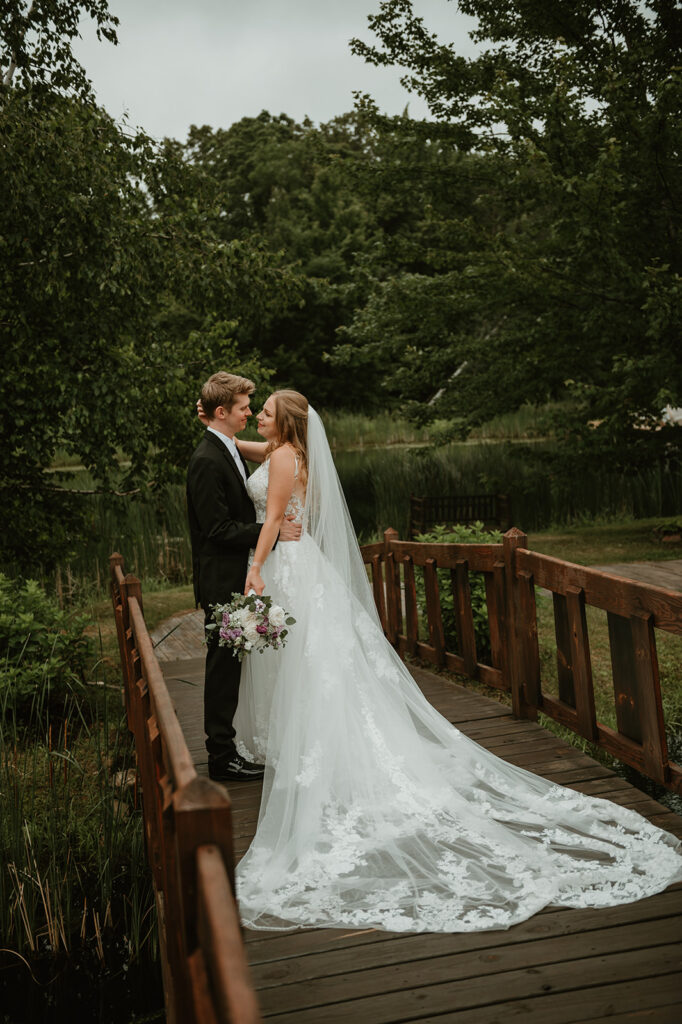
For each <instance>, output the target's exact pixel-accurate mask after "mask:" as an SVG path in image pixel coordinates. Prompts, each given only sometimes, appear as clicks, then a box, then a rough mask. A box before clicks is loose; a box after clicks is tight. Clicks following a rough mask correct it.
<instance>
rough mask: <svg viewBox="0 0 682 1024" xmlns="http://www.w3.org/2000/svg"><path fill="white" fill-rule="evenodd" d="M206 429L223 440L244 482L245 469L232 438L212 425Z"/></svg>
mask: <svg viewBox="0 0 682 1024" xmlns="http://www.w3.org/2000/svg"><path fill="white" fill-rule="evenodd" d="M206 429H207V430H210V431H211V433H212V434H215V436H216V437H219V438H220V440H221V441H222V442H223V444H224V445H225V447H226V448H227V450H228V452H229V453H230V455H231V456H232V458H233V459H234V461H235V465H236V466H237V469H238V470H239V473H240V475H241V478H242V480H243V481H244V483H246V470H245V469H244V463H243V462H242V460H241V457H240V455H239V451H238V450H237V445H236V442H235V440H234V438H233V437H228V436H227V434H221V433H220V431H219V430H215V429H214V428H213V427H206Z"/></svg>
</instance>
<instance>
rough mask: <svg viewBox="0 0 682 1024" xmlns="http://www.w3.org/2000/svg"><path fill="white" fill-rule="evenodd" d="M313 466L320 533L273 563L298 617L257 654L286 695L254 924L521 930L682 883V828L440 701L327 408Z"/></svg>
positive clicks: (313, 430) (283, 598) (246, 888)
mask: <svg viewBox="0 0 682 1024" xmlns="http://www.w3.org/2000/svg"><path fill="white" fill-rule="evenodd" d="M307 470H308V481H307V492H306V499H305V507H304V513H303V536H302V539H301V541H300V543H298V544H292V543H289V544H278V545H277V547H276V548H275V549H274V551H273V552H272V553H271V555H270V556H269V557H268V560H267V562H266V565H265V567H264V573H263V576H264V579H265V582H266V587H267V592H268V593H270V594H271V595H272V596H273V598H274V599H275V600H276V601H277V602H278V603H280V604H282V606H283V607H285V608H287V609H288V610H289V611H291V613H292V614H293V615H294V617H295V618H296V625H295V626H293V627H292V629H291V633H290V638H289V640H288V643H287V646H286V648H285V649H284V650H283V651H278V652H266V655H263V656H260V655H259V656H258V657H256V658H254V657H253V656H252V657H251V658H250V659H249V662H250V663H249V667H248V673H249V675H248V686H249V687H251V688H252V689H253V691H254V692H255V693H256V694H260V695H262V694H265V693H267V694H268V695H269V697H268V715H267V721H266V722H264V723H262V728H261V733H262V736H261V744H260V746H261V749H263V750H265V753H266V775H265V780H264V786H263V797H262V802H261V808H260V815H259V821H258V828H257V831H256V835H255V837H254V839H253V842H252V843H251V846H250V847H249V849H248V851H247V853H246V854H245V856H244V858H243V860H242V862H241V863H240V864H239V866H238V869H237V881H238V897H239V902H240V910H241V915H242V919H243V921H244V924H245V925H246V926H247V927H251V928H264V929H277V928H291V927H296V926H306V927H310V926H328V927H357V928H383V929H388V930H390V931H474V930H482V929H489V928H508V927H509V926H510V925H512V924H515V923H516V922H518V921H522V920H524V919H526V918H528V917H530V916H531V915H532V914H534V913H536V912H537V911H538V910H540V909H542V907H544V906H547V905H548V904H553V905H557V906H570V907H590V906H591V907H598V906H608V905H613V904H617V903H626V902H631V901H633V900H637V899H641V898H642V897H643V896H647V895H650V894H652V893H655V892H659V891H661V890H662V889H664V888H666V886H667V885H669V884H671V883H672V882H675V881H679V880H682V854H681V852H680V849H681V847H680V843H679V842H678V841H677V840H676V839H675V838H674V837H673V836H671V835H669V834H667V833H665V832H662V831H661V830H660V829H657V828H655V827H654V826H653V825H651V824H650V823H649V822H648V821H646V820H645V819H644V818H642V817H640V816H639V815H638V814H636V813H635V812H634V811H630V810H628V809H627V808H624V807H621V806H617V805H615V804H612V803H610V802H609V801H607V800H600V799H597V798H592V797H588V796H585V795H583V794H581V793H578V792H575V791H573V790H569V789H564V788H562V787H560V786H557V785H556V784H554V783H552V782H549V781H547V780H546V779H543V778H541V777H539V776H536V775H533V774H531V773H530V772H526V771H524V770H523V769H521V768H517V767H515V766H513V765H510V764H508V763H507V762H505V761H502V760H501V759H499V758H497V757H496V756H495V755H494V754H492V753H490V752H489V751H488V750H486V749H485V748H483V747H480V746H478V744H476V743H474V742H473V741H472V740H470V739H468V738H467V737H466V736H464V735H462V734H461V733H460V732H459V731H458V730H457V729H456V728H454V727H453V726H452V725H451V724H450V723H449V722H448V721H447V720H446V719H445V718H443V717H442V716H441V715H440V714H439V713H438V712H437V711H436V710H435V709H434V708H433V707H432V706H431V705H430V704H429V703H428V701H427V700H426V699H425V697H424V696H423V695H422V693H421V691H420V690H419V688H418V686H417V685H416V683H415V682H414V680H413V678H412V677H411V675H410V673H409V671H408V669H407V667H406V666H405V665H404V664H403V662H402V661H401V660H400V658H399V657H398V655H397V654H396V652H395V651H394V650H393V648H392V647H391V646H390V644H389V643H388V642H387V641H386V639H385V637H384V635H383V632H382V629H381V625H380V622H379V618H378V615H377V612H376V608H375V605H374V600H373V596H372V591H371V589H370V586H369V582H368V579H367V575H366V572H365V567H364V565H363V561H362V556H361V554H360V550H359V547H358V543H357V540H356V537H355V532H354V530H353V525H352V522H351V519H350V515H349V513H348V509H347V507H346V502H345V499H344V496H343V492H342V489H341V485H340V483H339V478H338V476H337V473H336V469H335V467H334V462H333V459H332V455H331V451H330V449H329V445H328V443H327V439H326V436H325V432H324V427H323V425H322V421H321V420H320V417H319V416H318V414H317V413H316V412H315V411H314V410H313V409H309V412H308V466H307ZM255 475H256V474H254V477H255ZM242 686H244V681H243V682H242ZM240 703H241V695H240Z"/></svg>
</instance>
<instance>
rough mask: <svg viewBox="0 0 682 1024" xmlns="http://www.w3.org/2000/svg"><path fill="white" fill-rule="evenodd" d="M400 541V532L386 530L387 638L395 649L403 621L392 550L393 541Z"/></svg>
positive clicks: (398, 578)
mask: <svg viewBox="0 0 682 1024" xmlns="http://www.w3.org/2000/svg"><path fill="white" fill-rule="evenodd" d="M397 539H398V531H397V530H394V529H392V528H390V529H388V530H384V573H385V577H386V637H387V639H388V642H389V643H390V644H392V645H393V647H395V646H396V645H397V643H398V631H399V628H400V627H399V623H400V621H401V619H402V614H401V608H400V577H399V575H396V574H397V573H398V567H397V566H396V564H395V555H394V554H393V551H392V550H391V541H394V540H397Z"/></svg>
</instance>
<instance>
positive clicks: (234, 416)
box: [224, 395, 252, 434]
mask: <svg viewBox="0 0 682 1024" xmlns="http://www.w3.org/2000/svg"><path fill="white" fill-rule="evenodd" d="M250 402H251V399H250V397H249V396H248V395H237V397H236V399H235V402H234V405H233V406H232V408H231V409H230V411H229V412H226V413H225V419H224V423H225V426H226V427H227V428H228V430H229V431H230V433H232V434H238V433H239V432H240V431H241V430H243V429H244V427H245V426H246V421H247V420H248V418H249V416H251V415H252V413H251V409H250V408H249V405H250Z"/></svg>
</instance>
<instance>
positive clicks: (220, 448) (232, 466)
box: [204, 430, 248, 494]
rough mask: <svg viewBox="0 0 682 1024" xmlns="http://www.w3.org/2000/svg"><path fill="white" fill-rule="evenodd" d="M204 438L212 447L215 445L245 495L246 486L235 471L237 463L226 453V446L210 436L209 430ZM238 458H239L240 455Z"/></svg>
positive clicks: (213, 436) (212, 435) (236, 470)
mask: <svg viewBox="0 0 682 1024" xmlns="http://www.w3.org/2000/svg"><path fill="white" fill-rule="evenodd" d="M204 437H205V438H206V440H207V441H210V443H211V444H212V445H215V447H216V448H217V449H218V451H219V452H220V453H221V454H222V456H223V458H224V459H225V461H226V462H227V464H228V466H229V467H230V469H231V470H232V472H233V473H234V475H235V477H236V478H237V480H238V481H239V483H240V484H241V486H242V489H243V491H244V493H245V494H247V493H248V492H247V490H246V485H245V483H244V481H243V479H242V475H241V473H240V472H239V470H238V469H237V463H236V462H235V461H234V459H233V458H232V455H231V454H230V452H229V451H228V448H227V445H226V444H223V442H222V441H221V440H220V438H219V437H216V436H215V434H212V433H211V431H210V430H207V431H206V433H205V434H204ZM239 457H240V458H241V455H240V456H239ZM247 474H248V471H247Z"/></svg>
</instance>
